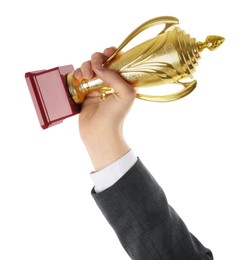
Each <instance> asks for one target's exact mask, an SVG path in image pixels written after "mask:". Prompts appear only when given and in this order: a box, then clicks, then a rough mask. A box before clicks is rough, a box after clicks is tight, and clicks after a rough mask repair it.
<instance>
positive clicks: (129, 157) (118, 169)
mask: <svg viewBox="0 0 249 260" xmlns="http://www.w3.org/2000/svg"><path fill="white" fill-rule="evenodd" d="M136 161H137V157H136V156H135V154H134V153H133V151H132V150H130V151H129V152H128V153H126V154H125V155H124V156H123V157H121V158H120V159H118V160H117V161H115V162H113V163H112V164H110V165H108V166H107V167H105V168H104V169H102V170H100V171H98V172H92V173H91V178H92V181H93V183H94V189H95V192H96V193H99V192H101V191H103V190H105V189H107V188H109V187H111V186H112V185H113V184H114V183H116V182H117V181H118V180H119V179H120V178H121V177H122V176H123V175H124V174H125V173H126V172H127V171H129V169H130V168H131V167H132V166H133V165H134V164H135V163H136Z"/></svg>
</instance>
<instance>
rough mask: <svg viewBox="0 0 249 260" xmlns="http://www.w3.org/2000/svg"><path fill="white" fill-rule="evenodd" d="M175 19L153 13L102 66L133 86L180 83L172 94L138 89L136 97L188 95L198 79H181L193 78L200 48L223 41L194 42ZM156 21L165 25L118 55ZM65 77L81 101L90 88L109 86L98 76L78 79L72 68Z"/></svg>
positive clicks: (215, 38) (217, 38)
mask: <svg viewBox="0 0 249 260" xmlns="http://www.w3.org/2000/svg"><path fill="white" fill-rule="evenodd" d="M178 23H179V21H178V19H177V18H175V17H171V16H162V17H156V18H154V19H151V20H149V21H147V22H145V23H143V24H142V25H140V26H139V27H138V28H137V29H135V30H134V31H133V32H132V33H131V34H130V35H129V36H128V37H127V38H126V39H125V40H124V41H123V42H122V43H121V45H120V46H119V47H118V48H117V50H116V52H115V53H114V54H113V55H112V56H111V57H110V58H109V59H108V60H107V61H106V62H105V64H104V66H107V67H109V68H110V69H112V70H115V71H117V72H118V73H119V74H120V75H121V76H122V77H123V78H124V79H125V80H126V81H127V82H128V83H129V84H130V85H131V86H133V87H136V88H144V87H153V86H158V85H164V84H171V86H174V84H177V85H178V86H179V85H180V86H182V89H181V90H180V91H177V92H175V93H172V94H167V95H160V96H154V95H146V94H139V93H138V94H137V98H140V99H143V100H148V101H157V102H166V101H174V100H177V99H180V98H182V97H184V96H186V95H188V94H189V93H191V92H192V91H193V90H194V89H195V87H196V85H197V81H196V80H192V81H189V82H186V81H185V82H182V81H181V80H182V79H186V78H193V73H194V72H195V68H196V66H197V65H198V60H199V59H200V52H202V51H203V50H204V49H205V48H207V49H209V50H215V49H217V48H218V47H219V46H220V45H221V44H222V43H223V42H224V38H223V37H220V36H208V37H207V38H206V40H205V42H197V41H196V39H195V38H191V37H190V35H189V34H186V33H185V32H184V31H183V30H181V29H180V28H179V27H178V26H177V25H178ZM158 24H164V25H165V27H164V29H163V30H162V31H161V32H160V33H159V34H158V35H156V36H155V37H154V38H151V39H149V40H147V41H145V42H143V43H141V44H139V45H137V46H135V47H133V48H132V49H130V50H128V51H127V52H124V53H122V54H121V55H120V51H121V50H122V49H123V48H124V47H125V46H126V45H127V44H128V43H129V42H130V41H131V40H132V39H133V38H134V37H136V36H137V35H138V34H140V33H141V32H142V31H144V30H146V29H148V28H150V27H152V26H155V25H158ZM118 53H119V55H117V54H118ZM67 79H68V88H69V91H70V94H71V96H72V98H73V99H74V101H75V102H76V103H83V101H84V98H85V95H86V94H87V93H89V92H90V91H93V90H96V89H101V90H102V92H103V93H105V92H110V91H111V90H112V89H111V88H110V87H109V86H107V85H105V83H104V82H103V81H102V80H101V79H99V78H97V77H95V78H93V79H91V80H88V81H86V80H83V81H77V80H76V79H75V78H74V77H73V72H72V73H70V74H69V75H68V77H67ZM103 95H105V94H103Z"/></svg>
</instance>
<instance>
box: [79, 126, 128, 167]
mask: <svg viewBox="0 0 249 260" xmlns="http://www.w3.org/2000/svg"><path fill="white" fill-rule="evenodd" d="M83 142H84V144H85V146H86V149H87V151H88V154H89V157H90V159H91V161H92V164H93V167H94V170H95V171H99V170H101V169H103V168H105V167H106V166H108V165H110V164H111V163H113V162H115V161H116V160H118V159H119V158H121V157H122V156H123V155H125V154H126V153H127V152H128V151H129V150H130V148H129V146H128V145H127V143H126V142H125V140H124V138H123V135H122V134H120V133H118V132H113V131H109V132H108V133H107V132H103V134H99V133H98V134H93V133H92V134H90V133H89V136H88V138H83Z"/></svg>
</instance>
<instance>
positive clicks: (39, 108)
mask: <svg viewBox="0 0 249 260" xmlns="http://www.w3.org/2000/svg"><path fill="white" fill-rule="evenodd" d="M72 71H74V67H73V66H72V65H66V66H60V67H56V68H53V69H49V70H39V71H33V72H27V73H25V78H26V82H27V85H28V88H29V91H30V94H31V97H32V100H33V103H34V106H35V110H36V113H37V116H38V119H39V121H40V125H41V127H42V128H43V129H46V128H48V127H50V126H53V125H55V124H58V123H61V122H62V121H63V119H65V118H67V117H70V116H73V115H76V114H78V113H79V112H80V109H81V105H79V104H76V103H75V102H74V101H73V99H72V98H71V95H70V93H69V91H68V87H67V75H68V74H69V73H70V72H72Z"/></svg>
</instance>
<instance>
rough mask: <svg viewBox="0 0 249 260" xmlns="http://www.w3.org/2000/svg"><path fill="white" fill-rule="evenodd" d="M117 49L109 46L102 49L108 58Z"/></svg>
mask: <svg viewBox="0 0 249 260" xmlns="http://www.w3.org/2000/svg"><path fill="white" fill-rule="evenodd" d="M116 50H117V48H116V47H109V48H106V49H105V50H104V55H105V56H106V57H107V58H109V57H110V56H112V54H113V53H114V52H115V51H116Z"/></svg>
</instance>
